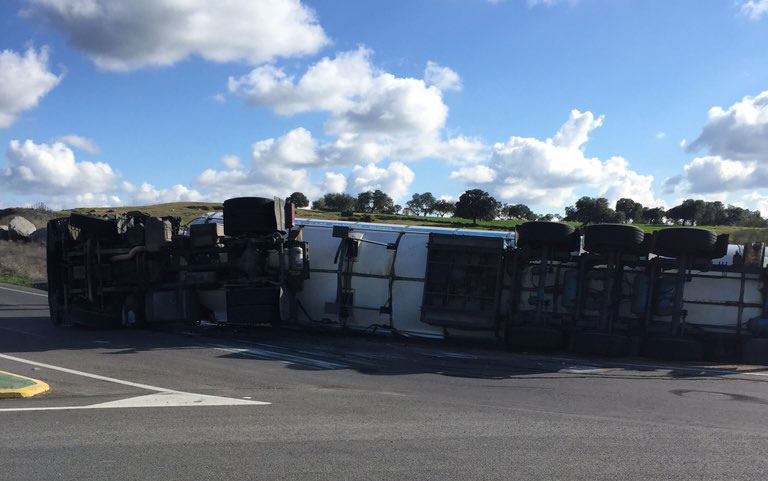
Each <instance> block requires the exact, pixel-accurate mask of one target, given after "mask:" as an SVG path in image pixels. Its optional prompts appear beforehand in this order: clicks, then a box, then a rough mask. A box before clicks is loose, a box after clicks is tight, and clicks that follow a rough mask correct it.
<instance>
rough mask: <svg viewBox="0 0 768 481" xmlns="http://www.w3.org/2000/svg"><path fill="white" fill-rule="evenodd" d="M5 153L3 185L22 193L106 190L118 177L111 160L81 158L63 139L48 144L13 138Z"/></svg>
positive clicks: (0, 182) (0, 177)
mask: <svg viewBox="0 0 768 481" xmlns="http://www.w3.org/2000/svg"><path fill="white" fill-rule="evenodd" d="M6 157H7V159H8V163H7V165H6V166H4V167H0V185H3V188H4V189H7V190H8V191H11V192H15V193H20V194H25V193H28V192H39V193H45V194H46V195H60V194H83V193H103V192H106V191H107V190H109V189H110V188H111V187H112V185H113V184H114V182H115V180H116V179H117V174H115V172H114V171H113V170H112V168H111V167H110V166H109V165H108V164H105V163H103V162H87V161H80V162H78V161H77V160H75V154H74V152H72V150H70V149H69V147H67V146H66V145H64V144H63V143H61V142H55V143H53V144H51V145H48V144H36V143H34V142H32V141H31V140H26V141H24V142H19V141H18V140H12V141H11V142H10V144H9V147H8V150H7V151H6Z"/></svg>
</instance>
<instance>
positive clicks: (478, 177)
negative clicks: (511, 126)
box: [451, 110, 658, 207]
mask: <svg viewBox="0 0 768 481" xmlns="http://www.w3.org/2000/svg"><path fill="white" fill-rule="evenodd" d="M602 123H603V117H602V116H601V117H595V116H594V114H592V112H583V113H582V112H580V111H578V110H572V111H571V114H570V117H569V118H568V120H567V121H566V122H565V123H564V124H563V125H562V126H561V127H560V129H559V130H558V132H557V133H556V134H555V135H554V136H553V137H552V138H549V139H546V140H539V139H536V138H531V137H515V136H513V137H510V139H509V140H507V141H506V142H499V143H496V144H495V145H494V146H493V148H492V152H491V156H490V158H489V159H488V160H487V161H485V162H483V163H480V164H477V165H475V166H471V167H468V166H465V167H461V168H459V169H457V170H454V171H453V172H452V173H451V177H452V178H454V179H459V180H463V181H464V182H465V183H467V184H470V185H477V184H480V185H485V186H486V187H487V188H489V189H490V190H492V191H494V193H495V194H496V195H498V196H499V198H501V199H502V200H505V201H511V202H525V203H531V204H538V205H549V206H556V207H558V206H562V205H563V204H564V203H566V202H567V200H568V199H569V198H570V197H571V196H572V195H573V194H574V192H575V189H577V188H591V189H593V190H596V191H597V194H598V195H602V196H606V197H608V198H609V200H613V201H615V200H617V199H618V198H620V197H631V198H632V199H635V200H637V201H639V202H642V203H643V204H646V205H655V204H657V203H658V200H657V199H655V197H654V194H653V189H652V183H653V177H652V176H645V175H640V174H638V173H637V172H635V171H633V170H631V169H630V168H629V163H628V162H627V161H626V160H625V159H623V158H621V157H611V158H609V159H606V160H601V159H598V158H596V157H588V156H586V155H585V153H584V151H585V145H586V143H587V141H588V140H589V134H590V132H591V131H593V130H594V129H596V128H598V127H600V126H601V125H602Z"/></svg>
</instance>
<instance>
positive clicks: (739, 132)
mask: <svg viewBox="0 0 768 481" xmlns="http://www.w3.org/2000/svg"><path fill="white" fill-rule="evenodd" d="M686 150H687V151H688V152H698V151H702V150H703V151H705V152H706V153H707V154H709V155H703V156H698V157H696V158H694V159H693V160H692V161H691V162H690V163H688V164H687V165H685V167H684V169H683V170H684V172H683V174H681V175H676V176H674V177H672V178H671V179H668V180H667V181H666V182H665V185H664V187H665V191H667V192H679V193H693V194H714V193H726V192H734V191H739V190H746V189H755V188H759V187H761V186H763V185H765V184H766V182H768V91H764V92H761V93H760V94H758V95H756V96H754V97H750V96H747V97H744V98H743V99H741V100H740V101H738V102H736V103H734V104H733V105H731V106H730V107H728V108H727V109H724V108H723V107H719V106H715V107H712V108H711V109H709V113H708V116H707V123H706V124H705V125H704V128H703V129H702V131H701V134H700V135H699V136H698V138H696V140H694V141H693V142H691V143H690V144H688V146H687V149H686Z"/></svg>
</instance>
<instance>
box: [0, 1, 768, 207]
mask: <svg viewBox="0 0 768 481" xmlns="http://www.w3.org/2000/svg"><path fill="white" fill-rule="evenodd" d="M200 19H203V20H202V21H201V20H200ZM0 25H2V28H0V50H2V51H3V53H2V55H0V145H2V146H3V147H2V149H1V150H0V152H3V154H0V155H1V156H0V206H3V205H5V206H7V205H16V204H25V203H32V202H37V201H44V202H47V203H49V204H51V205H55V206H61V207H72V206H82V205H130V204H143V203H150V202H162V201H173V200H223V199H224V198H226V197H231V196H235V195H286V194H288V193H290V192H292V191H294V190H301V191H304V192H306V193H307V194H309V196H310V197H317V196H319V195H320V194H322V193H323V192H328V191H346V192H349V193H352V194H355V193H357V192H359V191H360V190H364V189H373V188H382V189H383V190H385V191H388V192H389V193H390V194H391V195H393V197H397V199H396V200H399V201H401V202H404V201H405V200H407V197H408V196H409V195H410V194H411V193H413V192H424V191H431V192H432V193H434V194H435V195H436V196H446V197H452V198H456V197H458V195H460V194H461V192H463V191H464V190H466V189H467V188H474V187H479V188H483V189H485V190H488V191H490V192H491V193H492V194H493V195H494V196H496V197H497V198H498V199H500V200H503V201H504V202H514V203H516V202H524V203H527V204H529V205H531V206H532V207H533V208H534V210H536V211H538V212H562V208H563V207H564V206H565V205H568V204H571V203H573V201H575V199H576V198H578V197H579V196H580V195H603V196H606V197H608V198H609V199H611V200H612V201H615V200H616V199H617V198H619V197H622V196H629V197H632V198H635V199H636V200H639V201H641V202H643V203H644V204H646V205H667V206H671V205H674V204H675V203H676V202H678V201H679V200H680V199H683V198H688V197H695V198H705V199H709V200H723V201H725V202H726V203H734V204H738V205H742V206H746V207H749V208H758V209H761V210H762V211H764V212H768V189H763V188H762V187H764V186H768V183H767V182H768V48H766V47H768V0H751V1H748V0H745V1H741V0H734V1H732V0H690V1H685V0H678V1H674V2H666V1H639V0H636V1H629V0H610V1H609V0H604V1H600V0H576V1H569V0H562V1H557V0H538V1H535V0H534V1H531V0H506V1H497V2H489V1H487V0H409V1H394V0H393V1H387V2H383V1H372V0H370V1H365V0H351V1H346V0H313V1H304V2H299V1H298V0H284V1H283V0H264V1H258V2H257V1H252V0H229V1H228V2H215V3H214V2H206V1H203V0H187V1H184V2H180V1H179V0H152V1H150V0H136V1H134V2H130V3H126V2H117V1H110V0H7V1H5V2H3V3H2V4H0ZM428 65H429V66H430V67H429V68H428ZM715 107H721V109H720V110H717V109H715V110H711V109H713V108H715ZM558 132H560V133H559V134H558Z"/></svg>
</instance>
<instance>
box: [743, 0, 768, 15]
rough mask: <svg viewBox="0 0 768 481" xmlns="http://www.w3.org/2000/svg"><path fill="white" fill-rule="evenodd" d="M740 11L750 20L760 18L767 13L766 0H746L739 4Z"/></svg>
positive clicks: (767, 4) (767, 3) (767, 5)
mask: <svg viewBox="0 0 768 481" xmlns="http://www.w3.org/2000/svg"><path fill="white" fill-rule="evenodd" d="M741 13H742V14H744V15H746V16H748V17H749V18H750V19H751V20H760V19H761V18H762V17H763V15H768V0H746V1H745V2H743V3H742V4H741Z"/></svg>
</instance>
